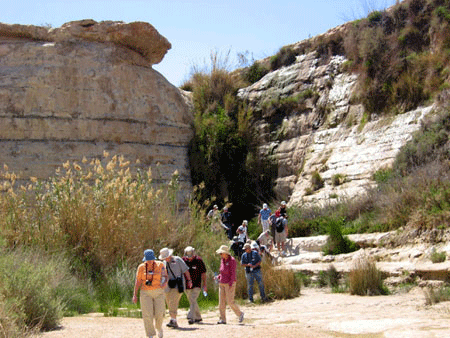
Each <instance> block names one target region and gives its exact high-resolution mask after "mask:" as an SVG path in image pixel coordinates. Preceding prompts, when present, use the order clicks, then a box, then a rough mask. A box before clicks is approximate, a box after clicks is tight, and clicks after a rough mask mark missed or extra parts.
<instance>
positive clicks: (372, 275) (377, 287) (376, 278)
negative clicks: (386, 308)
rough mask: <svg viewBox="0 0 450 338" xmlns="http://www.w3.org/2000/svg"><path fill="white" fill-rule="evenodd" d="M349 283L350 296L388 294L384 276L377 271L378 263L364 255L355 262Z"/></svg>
mask: <svg viewBox="0 0 450 338" xmlns="http://www.w3.org/2000/svg"><path fill="white" fill-rule="evenodd" d="M348 281H349V290H350V294H352V295H358V296H366V295H370V296H373V295H385V294H387V288H386V287H385V286H384V284H383V278H382V274H381V272H380V271H379V270H378V269H377V267H376V263H375V262H374V261H373V260H371V259H370V258H368V257H366V256H364V255H362V256H361V257H358V258H357V259H356V260H355V261H354V263H353V266H352V268H351V270H350V273H349V277H348Z"/></svg>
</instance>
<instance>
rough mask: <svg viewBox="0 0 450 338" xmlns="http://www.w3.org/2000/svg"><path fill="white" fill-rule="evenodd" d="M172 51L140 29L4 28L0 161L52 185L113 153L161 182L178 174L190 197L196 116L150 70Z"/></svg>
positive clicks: (0, 37) (112, 25) (78, 25)
mask: <svg viewBox="0 0 450 338" xmlns="http://www.w3.org/2000/svg"><path fill="white" fill-rule="evenodd" d="M170 47H171V45H170V43H169V42H168V41H167V40H166V39H165V38H164V37H163V36H161V35H160V34H159V33H158V32H157V31H156V29H155V28H154V27H153V26H151V25H150V24H148V23H143V22H133V23H129V24H126V23H123V22H99V23H98V22H95V21H93V20H83V21H77V22H70V23H67V24H65V25H63V26H62V27H60V28H56V29H47V28H44V27H35V26H22V25H5V24H0V121H1V122H0V145H1V146H0V163H1V164H3V163H5V164H7V165H8V166H9V168H10V169H11V170H14V171H15V172H17V173H19V174H20V176H21V177H24V178H27V177H30V176H35V177H38V178H46V177H48V176H51V175H53V173H54V170H55V169H56V168H57V167H59V166H60V165H61V164H62V163H63V162H65V161H66V160H71V161H72V160H74V161H80V160H81V159H82V158H83V157H86V158H87V159H90V158H99V157H101V156H102V153H103V151H104V150H107V151H108V152H109V153H111V154H121V155H123V156H124V157H125V158H126V159H127V160H130V161H131V162H132V163H135V162H136V160H138V159H139V161H140V163H138V164H136V163H135V164H133V167H134V168H136V167H141V168H142V169H145V170H146V169H147V168H148V167H155V166H158V169H157V170H154V171H153V173H157V174H156V175H158V177H156V178H160V179H162V180H167V179H168V178H169V177H170V176H171V174H172V173H173V172H174V171H175V170H178V172H179V173H180V176H181V180H182V182H183V183H184V185H185V189H186V191H188V190H189V189H190V178H189V170H188V160H187V144H188V142H189V140H190V138H191V136H192V129H191V114H190V112H189V110H188V107H187V106H186V104H185V102H184V99H183V97H182V95H181V93H180V92H179V90H178V89H177V88H176V87H174V86H173V85H171V84H170V83H169V82H168V81H167V80H166V79H165V78H164V77H163V76H162V75H161V74H159V73H158V72H157V71H155V70H153V69H152V67H151V66H152V64H155V63H159V62H160V61H161V60H162V58H163V57H164V55H165V54H166V52H167V50H168V49H170Z"/></svg>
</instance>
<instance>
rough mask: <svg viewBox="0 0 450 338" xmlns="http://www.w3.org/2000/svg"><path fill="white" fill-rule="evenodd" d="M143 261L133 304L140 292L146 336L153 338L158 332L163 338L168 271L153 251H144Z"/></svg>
mask: <svg viewBox="0 0 450 338" xmlns="http://www.w3.org/2000/svg"><path fill="white" fill-rule="evenodd" d="M142 261H143V263H141V264H140V265H139V266H138V268H137V271H136V281H135V283H134V292H133V303H134V304H136V303H137V294H138V292H139V293H140V296H139V300H140V303H141V311H142V319H143V320H144V327H145V334H146V336H147V337H153V336H154V335H156V330H158V337H159V338H162V336H163V330H162V322H163V318H164V312H165V311H166V307H165V304H164V287H165V286H166V283H167V280H168V278H167V271H166V268H165V266H164V263H163V262H161V261H157V260H156V258H155V254H154V252H153V250H151V249H147V250H145V251H144V258H143V259H142ZM155 327H156V330H155Z"/></svg>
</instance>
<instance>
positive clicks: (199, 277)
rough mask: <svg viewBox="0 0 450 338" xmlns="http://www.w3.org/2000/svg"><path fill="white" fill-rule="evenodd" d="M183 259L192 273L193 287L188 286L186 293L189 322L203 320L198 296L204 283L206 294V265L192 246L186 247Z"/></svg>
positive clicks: (205, 292)
mask: <svg viewBox="0 0 450 338" xmlns="http://www.w3.org/2000/svg"><path fill="white" fill-rule="evenodd" d="M183 261H184V262H185V263H186V265H187V266H188V267H189V274H190V275H191V280H192V287H186V290H184V292H185V293H186V296H187V299H188V301H189V305H190V307H189V311H188V313H187V319H188V323H189V324H194V323H199V322H201V321H202V315H201V314H200V309H199V307H198V303H197V298H198V296H199V295H200V291H201V288H202V284H203V293H204V294H205V295H206V294H207V290H206V266H205V263H204V262H203V260H202V259H201V257H200V256H197V255H195V249H194V248H193V247H192V246H188V247H186V249H184V256H183Z"/></svg>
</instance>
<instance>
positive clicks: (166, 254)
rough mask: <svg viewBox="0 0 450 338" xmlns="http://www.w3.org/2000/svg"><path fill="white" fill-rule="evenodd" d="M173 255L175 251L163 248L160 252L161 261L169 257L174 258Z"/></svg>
mask: <svg viewBox="0 0 450 338" xmlns="http://www.w3.org/2000/svg"><path fill="white" fill-rule="evenodd" d="M172 253H173V249H169V248H162V249H161V250H159V257H158V258H159V259H166V258H167V257H169V256H172Z"/></svg>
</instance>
